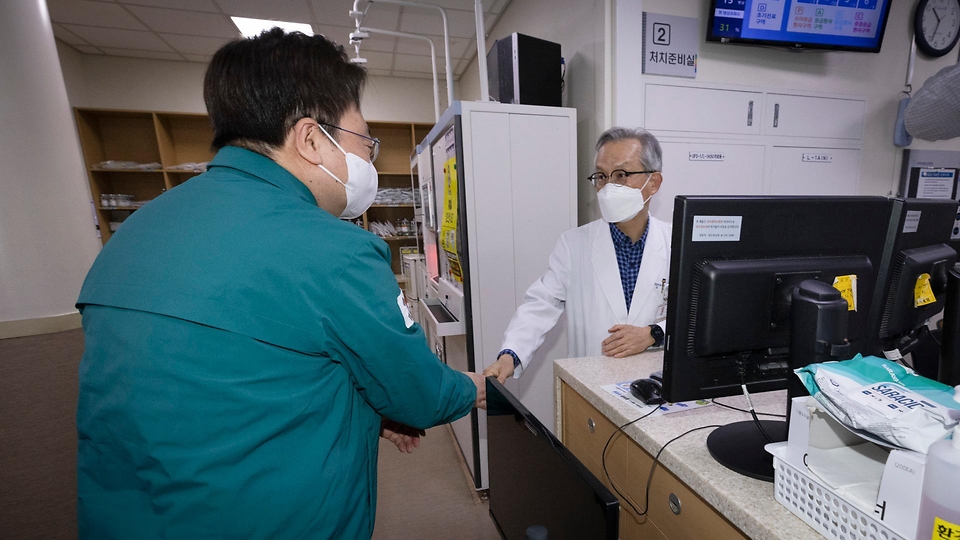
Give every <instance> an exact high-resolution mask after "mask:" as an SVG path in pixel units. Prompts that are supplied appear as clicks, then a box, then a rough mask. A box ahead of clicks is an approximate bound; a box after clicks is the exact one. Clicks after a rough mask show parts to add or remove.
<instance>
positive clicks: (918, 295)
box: [913, 274, 937, 308]
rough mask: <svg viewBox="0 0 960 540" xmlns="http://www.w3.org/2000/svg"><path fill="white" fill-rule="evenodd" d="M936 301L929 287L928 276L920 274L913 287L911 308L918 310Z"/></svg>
mask: <svg viewBox="0 0 960 540" xmlns="http://www.w3.org/2000/svg"><path fill="white" fill-rule="evenodd" d="M936 301H937V297H936V296H934V294H933V287H931V286H930V274H920V277H918V278H917V284H916V285H914V287H913V307H915V308H918V307H922V306H925V305H927V304H932V303H934V302H936Z"/></svg>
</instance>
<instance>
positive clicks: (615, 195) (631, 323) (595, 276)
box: [484, 127, 671, 383]
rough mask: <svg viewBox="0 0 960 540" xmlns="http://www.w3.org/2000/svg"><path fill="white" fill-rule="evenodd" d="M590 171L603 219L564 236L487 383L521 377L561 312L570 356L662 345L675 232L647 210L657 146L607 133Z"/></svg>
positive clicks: (640, 136)
mask: <svg viewBox="0 0 960 540" xmlns="http://www.w3.org/2000/svg"><path fill="white" fill-rule="evenodd" d="M595 166H596V168H595V171H596V172H594V173H593V174H592V175H590V177H589V178H587V180H589V181H590V182H591V183H592V184H593V185H594V187H595V188H596V189H597V202H598V203H599V206H600V213H601V214H602V215H603V219H599V220H597V221H594V222H591V223H588V224H586V225H584V226H582V227H578V228H576V229H573V230H571V231H567V232H566V233H564V234H563V235H562V236H561V237H560V240H559V241H558V242H557V246H556V248H554V250H553V253H552V254H551V255H550V262H549V266H548V268H547V272H546V273H545V274H544V275H543V277H541V278H540V279H538V280H537V281H536V282H534V283H533V285H531V286H530V288H529V289H527V292H526V294H525V295H524V298H523V304H522V305H521V306H520V307H519V308H517V312H516V313H515V314H514V316H513V319H511V321H510V325H509V326H508V327H507V331H506V333H505V334H504V338H503V345H502V347H501V348H502V349H503V350H502V351H501V352H500V355H499V358H498V359H497V361H496V362H495V363H494V364H493V365H491V366H490V367H489V368H487V370H486V371H485V372H484V375H485V376H489V375H494V376H496V377H497V379H499V380H500V382H501V383H502V382H504V381H505V380H506V379H507V378H508V377H510V376H511V375H513V376H515V377H519V376H520V375H521V374H522V373H523V370H524V368H526V367H527V366H528V362H529V361H530V358H532V357H533V354H534V353H535V352H536V350H537V349H538V348H539V347H540V345H541V344H543V340H544V336H546V334H547V332H549V331H550V330H551V329H552V328H553V327H554V325H555V324H556V323H557V320H558V319H559V318H560V315H561V314H562V313H563V312H564V310H566V313H567V338H568V345H569V351H568V352H569V354H570V356H599V355H601V354H602V355H604V356H611V357H615V358H622V357H624V356H630V355H633V354H638V353H640V352H643V351H644V350H646V349H647V348H649V347H659V346H661V345H662V344H663V335H664V334H663V332H664V330H665V324H666V323H665V319H666V313H667V300H666V299H667V290H668V283H667V278H668V274H669V271H670V238H671V227H670V224H668V223H665V222H663V221H660V220H658V219H656V218H654V217H652V216H650V214H649V205H648V204H647V203H648V202H649V201H650V198H651V197H653V196H654V194H655V193H656V192H657V191H658V190H659V189H660V184H661V182H663V176H662V174H661V172H660V168H661V150H660V143H659V142H657V139H656V138H655V137H654V136H653V135H651V134H650V133H648V132H647V131H645V130H642V129H627V128H620V127H615V128H611V129H609V130H607V131H606V132H604V133H603V135H601V136H600V139H599V140H598V141H597V157H596V160H595Z"/></svg>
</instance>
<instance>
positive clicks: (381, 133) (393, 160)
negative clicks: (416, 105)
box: [362, 122, 433, 285]
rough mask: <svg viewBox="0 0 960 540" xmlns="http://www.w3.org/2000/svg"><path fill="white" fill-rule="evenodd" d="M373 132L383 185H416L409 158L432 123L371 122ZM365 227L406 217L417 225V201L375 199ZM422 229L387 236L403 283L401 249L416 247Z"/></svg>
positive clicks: (394, 222) (382, 187) (388, 187)
mask: <svg viewBox="0 0 960 540" xmlns="http://www.w3.org/2000/svg"><path fill="white" fill-rule="evenodd" d="M367 124H368V126H369V127H370V136H371V137H376V138H378V139H380V155H379V157H377V161H376V162H375V163H374V165H376V167H377V174H378V176H379V182H380V189H404V190H410V189H413V185H414V179H413V176H412V175H411V172H410V171H411V167H410V159H411V156H414V155H415V153H416V146H417V142H418V141H420V140H422V139H423V138H424V137H426V134H427V132H429V131H430V128H431V127H433V126H432V124H410V123H401V122H368V123H367ZM362 219H363V226H364V228H366V229H368V230H370V223H371V222H380V223H391V224H393V225H394V227H396V228H397V229H399V228H400V224H401V223H403V222H404V221H406V223H407V224H409V226H410V227H411V228H416V227H417V226H418V225H417V223H416V219H415V215H414V203H413V200H412V199H411V200H410V202H403V203H382V202H376V203H374V204H373V206H371V207H370V209H369V210H367V212H366V214H364V216H363V218H362ZM421 234H422V233H421V232H420V231H419V230H417V231H416V234H412V235H397V236H388V237H385V238H384V240H385V241H386V242H387V243H388V244H390V253H391V257H392V260H391V262H390V264H391V266H392V267H393V273H394V274H396V275H397V280H398V281H399V282H400V284H401V285H405V283H403V278H402V277H401V266H402V252H404V251H406V250H416V249H417V244H418V239H419V238H420V236H421Z"/></svg>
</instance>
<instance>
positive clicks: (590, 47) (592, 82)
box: [460, 0, 610, 224]
mask: <svg viewBox="0 0 960 540" xmlns="http://www.w3.org/2000/svg"><path fill="white" fill-rule="evenodd" d="M609 3H610V2H609V1H608V0H550V1H544V0H539V1H537V0H512V1H511V2H510V4H509V5H508V6H507V9H506V10H505V11H504V12H503V14H502V16H501V18H500V20H499V21H498V22H497V25H496V26H495V27H494V28H493V29H492V30H491V32H490V36H489V37H487V49H488V50H489V49H490V47H492V46H493V42H494V40H497V39H500V38H503V37H506V36H508V35H510V34H512V33H513V32H520V33H521V34H527V35H530V36H533V37H537V38H540V39H546V40H548V41H553V42H555V43H559V44H560V52H561V54H562V55H563V57H564V59H565V60H566V66H567V75H566V90H565V92H564V93H565V100H564V106H566V107H574V108H576V109H577V178H578V181H579V180H580V179H582V178H586V177H587V176H588V175H589V174H590V173H591V172H593V171H592V169H593V158H594V151H593V145H594V143H595V142H596V140H597V138H598V137H599V136H600V133H602V132H603V130H604V129H605V128H606V127H608V126H606V125H605V123H606V121H605V120H604V107H605V105H606V102H605V101H604V89H605V80H606V78H605V74H606V70H605V69H604V58H605V56H604V55H605V51H606V50H607V46H606V45H605V41H607V40H606V36H607V35H608V34H607V32H606V31H604V14H605V10H606V9H608V8H607V6H608V5H609ZM479 79H480V76H479V70H478V66H477V61H476V59H474V61H473V62H471V63H470V65H469V66H467V69H466V72H465V73H464V75H463V77H462V78H461V79H460V89H461V93H460V99H463V100H476V99H478V98H479V95H480V81H479ZM577 191H578V199H579V211H578V221H579V223H581V224H583V223H586V222H588V221H592V220H593V219H596V217H599V215H600V214H599V210H597V208H596V206H597V201H596V199H597V197H596V194H595V191H594V190H593V188H592V187H591V186H590V185H589V183H588V182H587V181H586V180H582V181H579V183H578V190H577Z"/></svg>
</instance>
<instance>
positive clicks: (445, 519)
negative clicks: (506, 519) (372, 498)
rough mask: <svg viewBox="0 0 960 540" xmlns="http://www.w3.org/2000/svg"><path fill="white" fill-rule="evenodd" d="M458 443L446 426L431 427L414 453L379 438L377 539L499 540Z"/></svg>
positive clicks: (375, 534)
mask: <svg viewBox="0 0 960 540" xmlns="http://www.w3.org/2000/svg"><path fill="white" fill-rule="evenodd" d="M455 445H456V443H455V442H454V439H453V433H452V431H451V430H450V428H449V427H448V426H440V427H436V428H433V429H430V430H427V436H426V437H424V438H423V439H422V440H421V441H420V448H417V449H416V450H415V451H414V452H413V453H412V454H402V453H400V452H399V451H398V450H397V448H396V446H394V445H393V444H391V443H390V442H388V441H386V440H384V439H380V463H379V468H380V470H379V476H378V479H377V480H378V484H379V488H378V490H379V494H378V499H377V522H376V527H375V529H374V533H373V537H374V538H375V539H377V540H387V539H407V538H411V539H412V538H416V539H419V540H432V539H437V540H440V539H442V540H448V539H451V538H456V539H458V540H499V538H500V535H499V534H498V533H497V530H496V527H494V525H493V521H492V520H491V519H490V513H489V510H488V506H487V503H486V501H481V500H480V499H479V497H477V495H476V492H475V491H474V489H473V488H472V486H471V484H469V483H468V481H467V477H466V474H467V473H466V469H465V468H464V465H463V463H462V458H461V457H460V456H459V455H458V453H459V449H458V448H457V447H456V446H455Z"/></svg>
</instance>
